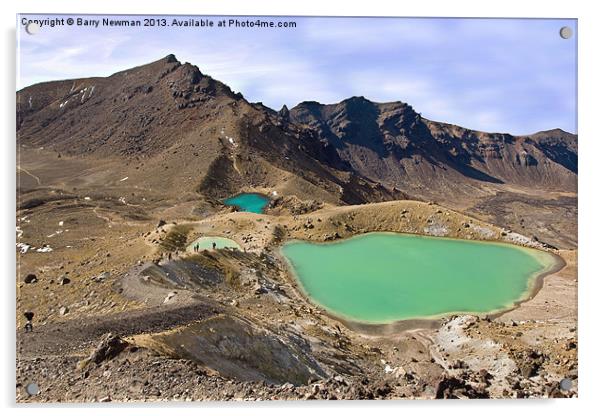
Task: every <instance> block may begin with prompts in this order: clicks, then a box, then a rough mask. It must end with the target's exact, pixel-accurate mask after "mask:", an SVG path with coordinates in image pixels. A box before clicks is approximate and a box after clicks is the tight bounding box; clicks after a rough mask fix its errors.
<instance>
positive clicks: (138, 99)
mask: <svg viewBox="0 0 602 416" xmlns="http://www.w3.org/2000/svg"><path fill="white" fill-rule="evenodd" d="M17 129H18V131H17V135H18V146H19V155H18V156H19V158H20V160H22V161H24V162H25V163H24V165H23V166H21V165H22V164H20V165H19V169H21V170H23V172H25V173H27V172H28V170H27V166H29V167H30V168H31V167H33V168H35V169H37V172H40V169H42V171H43V170H44V169H46V170H48V169H52V170H54V171H56V172H53V174H60V172H59V171H65V172H67V171H68V172H69V175H68V176H69V177H64V178H60V179H61V180H60V181H59V182H60V184H61V187H62V188H69V187H71V188H75V187H78V188H79V187H81V186H92V184H91V183H90V182H91V181H92V178H95V180H96V182H95V183H94V184H93V185H94V186H97V185H103V186H105V185H110V186H114V187H117V188H118V190H119V192H121V190H122V188H123V186H124V185H127V184H130V185H131V187H130V188H128V189H127V192H128V193H129V195H130V196H129V200H130V201H133V203H135V204H137V203H139V200H140V199H142V198H146V199H147V200H148V198H150V196H149V194H148V193H147V194H145V195H144V196H142V190H144V191H145V192H153V193H154V195H155V199H156V200H158V201H159V200H161V201H163V202H161V203H162V204H164V206H170V205H172V206H173V205H174V204H177V202H178V201H177V200H178V199H179V200H180V201H183V202H184V203H188V202H191V201H197V202H199V204H201V205H202V204H203V203H209V204H212V205H213V206H219V205H220V204H219V202H218V201H217V200H218V199H220V198H223V197H225V196H228V195H232V194H234V193H237V192H241V191H257V192H266V193H267V192H270V193H272V194H274V193H275V194H278V195H285V196H293V195H294V196H296V197H297V198H299V199H301V200H315V201H320V202H325V203H330V204H333V205H341V204H360V203H369V202H380V201H386V200H393V199H407V198H410V199H417V200H432V201H437V202H438V203H441V204H447V205H448V206H450V207H451V208H454V209H460V210H463V211H467V212H470V213H471V214H473V215H476V216H479V217H480V218H481V219H483V220H486V221H490V222H494V223H496V224H497V225H500V226H505V227H512V228H513V229H519V230H521V232H524V233H527V234H531V235H538V236H540V237H544V238H545V239H546V241H548V242H550V243H552V244H560V245H562V246H565V247H574V246H575V245H576V187H577V137H576V136H575V135H572V134H569V133H566V132H563V131H561V130H551V131H547V132H540V133H536V134H533V135H529V136H512V135H509V134H498V133H483V132H479V131H474V130H468V129H465V128H462V127H458V126H454V125H450V124H445V123H439V122H435V121H430V120H427V119H425V118H423V117H421V115H420V114H419V113H417V112H416V111H415V110H414V109H413V108H412V107H411V106H410V105H408V104H404V103H401V102H392V103H374V102H371V101H369V100H367V99H365V98H363V97H352V98H349V99H347V100H344V101H342V102H340V103H338V104H328V105H324V104H320V103H317V102H303V103H301V104H299V105H297V106H295V107H294V108H292V109H290V111H289V109H287V108H286V107H283V108H282V110H280V111H279V112H276V111H274V110H272V109H270V108H268V107H266V106H264V105H262V104H261V103H249V102H248V101H247V100H245V99H244V98H243V97H242V95H240V94H237V93H234V92H233V91H232V90H231V89H230V88H229V87H227V86H226V85H224V84H222V83H220V82H219V81H216V80H214V79H213V78H211V77H209V76H207V75H205V74H203V73H201V71H200V70H199V69H198V68H197V67H196V66H193V65H191V64H189V63H185V64H182V63H180V62H179V61H178V60H177V59H176V58H175V57H174V56H173V55H168V56H167V57H165V58H163V59H160V60H158V61H156V62H152V63H150V64H147V65H143V66H140V67H136V68H132V69H128V70H126V71H122V72H118V73H116V74H114V75H112V76H110V77H107V78H87V79H77V80H68V81H55V82H47V83H42V84H37V85H33V86H30V87H27V88H24V89H23V90H21V91H19V92H18V93H17ZM58 158H62V160H63V161H70V162H71V163H72V165H77V167H76V168H69V169H67V168H65V167H61V166H63V165H61V164H58V162H57V159H58ZM42 159H44V160H45V162H42ZM41 164H44V166H41ZM92 167H96V171H95V172H93V174H91V173H90V172H89V170H90V169H92ZM84 172H85V173H84ZM63 176H67V175H66V174H65V175H63ZM32 179H34V180H35V181H37V185H39V184H40V177H39V174H38V175H34V176H31V175H29V176H28V175H26V174H24V175H20V177H19V183H18V186H19V187H20V188H24V187H25V188H26V187H27V186H26V185H27V184H28V183H29V182H31V180H32ZM124 180H127V182H125V183H122V181H124ZM35 183H36V182H34V184H35ZM42 183H45V184H48V181H46V182H45V181H44V178H42ZM136 198H138V199H136ZM174 198H175V199H174ZM203 201H204V202H203ZM525 218H527V219H529V221H525ZM556 218H566V219H567V220H566V221H563V222H561V223H559V224H560V225H559V226H558V227H557V229H554V230H551V229H550V227H549V226H548V225H549V224H551V223H556V221H555V219H556Z"/></svg>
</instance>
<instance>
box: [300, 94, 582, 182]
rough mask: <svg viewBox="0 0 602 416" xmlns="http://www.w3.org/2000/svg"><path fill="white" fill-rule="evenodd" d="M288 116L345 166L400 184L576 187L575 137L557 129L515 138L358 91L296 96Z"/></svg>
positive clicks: (384, 180) (381, 179) (364, 174)
mask: <svg viewBox="0 0 602 416" xmlns="http://www.w3.org/2000/svg"><path fill="white" fill-rule="evenodd" d="M290 118H291V119H292V120H294V121H295V122H297V123H299V124H302V125H306V126H308V127H309V128H311V129H313V130H314V131H316V133H317V134H318V137H319V138H320V140H323V141H325V142H327V143H329V144H330V145H331V146H333V147H334V148H335V149H336V151H337V153H338V155H339V156H340V158H341V159H342V160H343V161H344V162H347V163H348V164H349V166H350V168H351V169H352V170H354V171H356V172H358V173H360V174H361V175H363V176H365V177H367V178H371V179H372V180H380V181H383V182H385V183H387V184H390V185H392V186H397V187H400V188H402V189H404V188H408V187H409V188H417V187H420V186H421V185H427V186H428V187H430V188H432V187H435V188H449V187H452V188H456V187H458V186H459V185H462V184H469V183H475V181H476V182H489V183H497V184H504V183H508V184H515V185H524V186H534V185H537V186H540V187H541V188H542V189H559V190H573V189H575V186H576V175H577V137H576V136H575V135H572V134H570V133H566V132H563V131H561V130H552V131H549V132H540V133H537V134H534V135H531V136H521V137H518V136H512V135H509V134H498V133H484V132H479V131H474V130H468V129H464V128H462V127H458V126H454V125H451V124H445V123H439V122H435V121H431V120H427V119H424V118H422V117H421V116H420V114H418V113H417V112H416V111H414V109H413V108H412V107H411V106H410V105H408V104H404V103H401V102H392V103H374V102H371V101H369V100H367V99H365V98H363V97H352V98H349V99H347V100H344V101H342V102H340V103H337V104H328V105H324V104H319V103H317V102H303V103H301V104H299V105H297V106H296V107H294V108H292V109H291V110H290Z"/></svg>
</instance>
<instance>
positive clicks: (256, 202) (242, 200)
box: [224, 193, 269, 214]
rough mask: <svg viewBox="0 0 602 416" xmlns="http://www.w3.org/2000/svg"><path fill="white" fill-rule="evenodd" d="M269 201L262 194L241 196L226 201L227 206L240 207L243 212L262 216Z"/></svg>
mask: <svg viewBox="0 0 602 416" xmlns="http://www.w3.org/2000/svg"><path fill="white" fill-rule="evenodd" d="M268 202H269V199H268V198H267V197H265V196H263V195H260V194H254V193H249V194H239V195H235V196H233V197H230V198H228V199H225V200H224V204H225V205H230V206H235V207H238V209H240V210H241V211H246V212H254V213H256V214H261V213H262V212H263V210H264V209H265V207H266V206H267V204H268Z"/></svg>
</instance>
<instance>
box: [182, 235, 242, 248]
mask: <svg viewBox="0 0 602 416" xmlns="http://www.w3.org/2000/svg"><path fill="white" fill-rule="evenodd" d="M213 243H215V248H216V249H222V248H235V249H237V250H240V249H241V248H240V245H239V244H238V243H237V242H236V241H234V240H231V239H229V238H226V237H213V236H206V237H200V238H197V239H196V240H194V241H193V242H192V243H190V244H189V245H188V247H187V248H186V250H187V251H194V248H195V246H196V247H198V250H199V251H203V250H213Z"/></svg>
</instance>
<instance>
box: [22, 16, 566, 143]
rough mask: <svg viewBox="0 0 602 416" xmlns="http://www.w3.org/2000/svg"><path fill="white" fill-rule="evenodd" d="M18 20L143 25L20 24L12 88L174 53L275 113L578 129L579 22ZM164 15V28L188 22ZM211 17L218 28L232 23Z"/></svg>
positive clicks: (514, 129)
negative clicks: (330, 111) (407, 113)
mask: <svg viewBox="0 0 602 416" xmlns="http://www.w3.org/2000/svg"><path fill="white" fill-rule="evenodd" d="M23 17H26V18H28V19H46V18H64V19H67V18H68V17H72V18H75V19H76V18H77V17H82V18H87V19H102V18H103V17H106V18H111V19H127V18H136V19H143V18H144V16H135V17H134V16H130V17H124V16H93V15H88V16H75V15H74V16H59V15H46V16H44V15H21V16H18V21H17V25H18V26H17V27H18V30H17V34H18V36H17V43H18V45H17V46H18V47H17V62H18V65H19V68H18V74H17V78H18V79H17V89H21V88H23V87H25V86H28V85H31V84H35V83H38V82H42V81H50V80H58V79H69V78H84V77H91V76H108V75H111V74H113V73H115V72H118V71H121V70H124V69H128V68H130V67H133V66H138V65H142V64H145V63H148V62H152V61H155V60H157V59H160V58H162V57H164V56H166V55H168V54H170V53H173V54H175V55H176V57H177V58H178V60H180V61H181V62H190V63H192V64H194V65H197V66H198V67H199V69H200V70H201V72H202V73H205V74H208V75H210V76H212V77H213V78H215V79H218V80H220V81H222V82H224V83H226V84H227V85H228V86H230V87H231V88H232V89H233V90H234V91H237V92H241V93H242V94H243V95H244V96H245V98H246V99H247V100H249V101H252V102H256V101H261V102H263V103H264V104H265V105H267V106H269V107H271V108H274V109H276V110H278V109H280V108H281V107H282V105H283V104H286V105H287V106H288V107H289V108H292V107H294V106H295V105H296V104H298V103H299V102H301V101H319V102H321V103H335V102H339V101H341V100H344V99H345V98H348V97H350V96H364V97H366V98H368V99H370V100H372V101H377V102H387V101H402V102H406V103H408V104H410V105H412V106H413V107H414V109H415V110H416V111H417V112H419V113H421V114H422V115H423V116H424V117H426V118H429V119H432V120H437V121H443V122H448V123H453V124H457V125H461V126H463V127H467V128H471V129H476V130H482V131H489V132H503V133H511V134H529V133H534V132H536V131H541V130H549V129H553V128H561V129H563V130H566V131H569V132H573V133H576V132H577V125H576V111H577V108H576V106H577V102H576V88H577V73H576V70H577V68H576V66H577V63H576V59H577V22H576V20H574V19H567V20H556V19H436V18H331V17H272V18H269V17H260V18H259V19H261V20H262V21H274V22H295V23H296V27H294V28H257V27H255V28H249V27H239V28H234V27H216V26H214V27H212V28H208V27H205V28H199V27H175V26H172V25H169V26H166V27H129V28H127V27H103V26H102V25H101V26H99V27H98V28H94V27H89V26H77V25H72V26H68V25H64V26H55V27H54V28H51V27H48V26H42V27H41V28H40V31H39V32H38V33H37V34H35V35H29V34H27V33H26V31H25V27H24V26H23V25H22V21H21V19H22V18H23ZM154 17H155V18H161V17H163V16H154ZM164 17H165V18H166V19H167V22H168V24H171V23H172V20H173V19H174V18H177V19H179V20H187V19H188V17H175V16H164ZM202 18H203V17H201V16H196V17H195V19H197V20H200V19H202ZM206 18H209V19H210V20H212V21H213V22H214V24H217V22H218V21H219V20H222V19H230V18H231V17H220V16H212V17H206ZM237 19H238V20H239V21H245V20H257V19H258V18H257V17H253V18H248V17H238V18H237ZM563 26H568V27H570V28H572V30H573V36H572V37H571V38H570V39H563V38H562V37H561V36H560V35H559V31H560V28H561V27H563Z"/></svg>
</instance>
